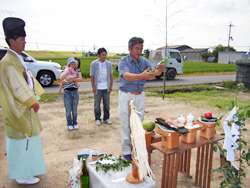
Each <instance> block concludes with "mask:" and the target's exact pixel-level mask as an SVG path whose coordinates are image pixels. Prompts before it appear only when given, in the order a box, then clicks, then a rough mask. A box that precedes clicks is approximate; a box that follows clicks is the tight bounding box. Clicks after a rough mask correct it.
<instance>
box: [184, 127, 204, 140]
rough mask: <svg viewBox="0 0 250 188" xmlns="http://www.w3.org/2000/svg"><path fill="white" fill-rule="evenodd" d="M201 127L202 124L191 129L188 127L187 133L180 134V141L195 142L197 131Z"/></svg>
mask: <svg viewBox="0 0 250 188" xmlns="http://www.w3.org/2000/svg"><path fill="white" fill-rule="evenodd" d="M193 126H194V125H193ZM202 129H203V127H202V125H200V127H196V128H193V129H188V131H189V133H186V134H182V135H181V141H182V142H185V143H194V142H196V136H197V131H199V130H202Z"/></svg>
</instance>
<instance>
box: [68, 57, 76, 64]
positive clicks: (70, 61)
mask: <svg viewBox="0 0 250 188" xmlns="http://www.w3.org/2000/svg"><path fill="white" fill-rule="evenodd" d="M72 62H74V63H77V62H76V60H75V58H73V57H70V58H69V59H68V60H67V65H68V66H69V64H70V63H72Z"/></svg>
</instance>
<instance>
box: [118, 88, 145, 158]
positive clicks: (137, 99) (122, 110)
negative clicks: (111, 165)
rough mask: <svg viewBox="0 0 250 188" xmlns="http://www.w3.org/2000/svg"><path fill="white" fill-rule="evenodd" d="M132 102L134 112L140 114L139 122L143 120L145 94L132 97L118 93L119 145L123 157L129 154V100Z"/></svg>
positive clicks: (132, 95)
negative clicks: (134, 108)
mask: <svg viewBox="0 0 250 188" xmlns="http://www.w3.org/2000/svg"><path fill="white" fill-rule="evenodd" d="M130 99H131V100H133V101H134V105H135V107H136V110H137V111H139V112H140V114H138V115H139V117H140V119H141V121H143V120H144V111H145V93H144V92H142V93H141V94H140V95H134V94H130V93H125V92H122V91H119V105H118V111H119V118H120V121H121V144H122V152H123V154H124V155H128V154H131V146H130V143H131V138H130V134H131V129H130V109H129V100H130Z"/></svg>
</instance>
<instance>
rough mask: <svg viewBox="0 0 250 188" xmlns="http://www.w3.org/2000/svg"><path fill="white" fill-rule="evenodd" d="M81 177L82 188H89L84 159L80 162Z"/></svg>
mask: <svg viewBox="0 0 250 188" xmlns="http://www.w3.org/2000/svg"><path fill="white" fill-rule="evenodd" d="M82 163H83V164H82V176H81V178H80V179H81V182H82V188H89V173H88V170H87V165H86V159H83V160H82Z"/></svg>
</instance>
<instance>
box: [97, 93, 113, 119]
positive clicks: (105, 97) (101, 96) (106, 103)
mask: <svg viewBox="0 0 250 188" xmlns="http://www.w3.org/2000/svg"><path fill="white" fill-rule="evenodd" d="M94 98H95V102H94V113H95V120H101V107H100V104H101V100H103V112H104V116H103V121H106V120H107V119H109V104H110V93H109V92H108V90H107V89H105V90H97V94H95V96H94Z"/></svg>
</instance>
